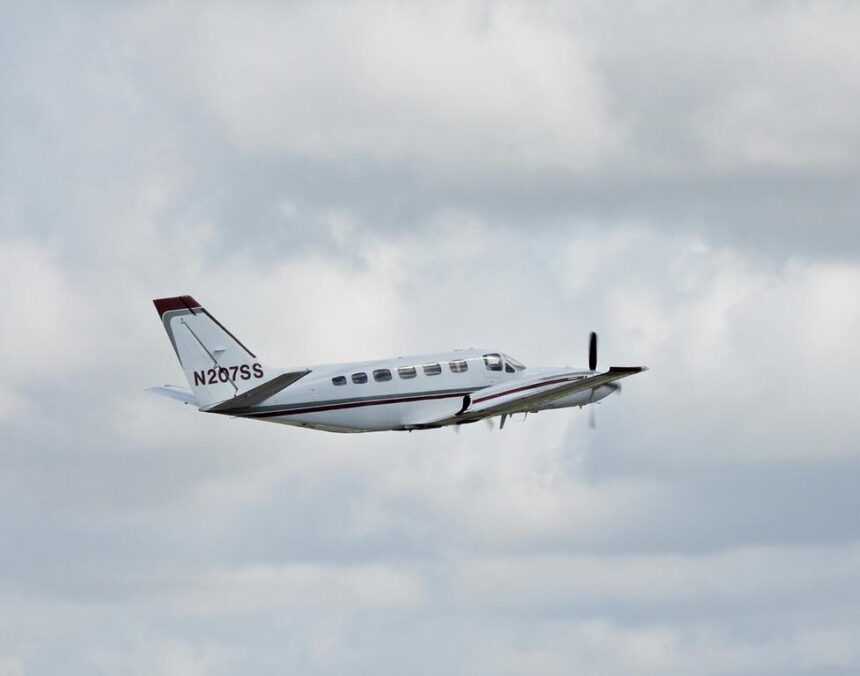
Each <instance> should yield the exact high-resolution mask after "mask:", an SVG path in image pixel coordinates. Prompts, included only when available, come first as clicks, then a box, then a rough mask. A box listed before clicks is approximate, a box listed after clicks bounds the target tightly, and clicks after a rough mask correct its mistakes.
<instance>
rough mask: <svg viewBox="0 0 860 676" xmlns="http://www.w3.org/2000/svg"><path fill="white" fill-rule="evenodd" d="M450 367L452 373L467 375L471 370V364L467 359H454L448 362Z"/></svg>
mask: <svg viewBox="0 0 860 676" xmlns="http://www.w3.org/2000/svg"><path fill="white" fill-rule="evenodd" d="M448 366H449V367H450V368H451V373H465V372H466V371H468V370H469V364H467V363H466V360H465V359H452V360H451V361H449V362H448Z"/></svg>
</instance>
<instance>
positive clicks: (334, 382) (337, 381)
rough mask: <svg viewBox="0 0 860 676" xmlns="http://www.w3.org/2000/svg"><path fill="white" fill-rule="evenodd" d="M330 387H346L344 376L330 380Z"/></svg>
mask: <svg viewBox="0 0 860 676" xmlns="http://www.w3.org/2000/svg"><path fill="white" fill-rule="evenodd" d="M331 384H332V385H346V376H335V377H334V378H332V379H331Z"/></svg>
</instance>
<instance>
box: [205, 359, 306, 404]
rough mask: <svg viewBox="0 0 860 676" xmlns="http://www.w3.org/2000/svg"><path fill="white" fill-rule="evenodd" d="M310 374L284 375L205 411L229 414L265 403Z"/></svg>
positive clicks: (301, 372)
mask: <svg viewBox="0 0 860 676" xmlns="http://www.w3.org/2000/svg"><path fill="white" fill-rule="evenodd" d="M308 373H310V370H309V369H305V370H304V371H291V372H290V373H282V374H281V375H279V376H275V377H274V378H272V379H271V380H267V381H266V382H265V383H263V384H262V385H257V387H254V388H252V389H250V390H248V391H247V392H242V393H241V394H238V395H236V396H235V397H232V398H230V399H227V400H225V401H222V402H220V403H218V404H215V405H214V406H209V407H208V408H205V409H203V410H204V411H206V412H207V413H229V412H231V411H233V410H235V409H241V408H247V407H249V406H255V405H256V404H259V403H260V402H261V401H265V400H266V399H268V398H269V397H273V396H275V395H276V394H277V393H278V392H280V391H281V390H283V389H285V388H287V387H289V386H290V385H292V384H293V383H294V382H296V381H297V380H299V379H300V378H304V377H305V376H306V375H307V374H308Z"/></svg>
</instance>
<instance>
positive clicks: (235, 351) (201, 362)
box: [153, 296, 273, 408]
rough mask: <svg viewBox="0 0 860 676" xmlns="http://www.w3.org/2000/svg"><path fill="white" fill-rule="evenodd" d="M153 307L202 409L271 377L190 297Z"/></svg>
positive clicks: (159, 301)
mask: <svg viewBox="0 0 860 676" xmlns="http://www.w3.org/2000/svg"><path fill="white" fill-rule="evenodd" d="M153 303H154V304H155V309H156V310H157V311H158V315H159V316H160V317H161V321H162V323H163V324H164V328H165V329H166V330H167V335H168V337H169V338H170V342H171V343H172V345H173V349H174V350H175V351H176V356H177V357H178V358H179V363H180V364H181V365H182V369H183V370H184V371H185V377H186V378H187V379H188V384H189V386H190V387H191V389H192V391H193V392H194V395H195V396H196V397H197V400H198V402H199V403H200V407H201V408H206V407H208V406H211V405H212V404H215V403H217V402H220V401H224V400H226V399H230V398H232V397H235V396H237V395H239V394H241V393H242V392H247V391H248V390H250V389H253V388H254V387H257V386H258V385H260V384H262V383H263V382H265V381H266V380H267V379H269V378H271V377H272V375H273V374H272V373H267V372H266V369H265V367H264V366H263V365H262V364H261V363H260V362H259V360H258V359H257V357H256V356H255V355H254V353H253V352H251V351H250V350H249V349H248V348H247V347H245V346H244V345H243V344H242V343H241V342H240V341H239V339H238V338H236V336H234V335H233V334H232V333H230V332H229V331H228V330H227V329H226V328H224V327H223V326H222V325H221V323H220V322H219V321H218V320H217V319H215V317H213V316H212V315H211V314H209V313H208V312H207V311H206V309H205V308H204V307H203V306H201V305H200V303H198V302H197V301H196V300H194V299H193V298H192V297H191V296H175V297H173V298H158V299H156V300H154V301H153Z"/></svg>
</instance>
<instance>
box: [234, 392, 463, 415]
mask: <svg viewBox="0 0 860 676" xmlns="http://www.w3.org/2000/svg"><path fill="white" fill-rule="evenodd" d="M467 394H469V390H465V391H463V392H457V393H453V394H450V393H449V394H427V395H423V396H420V397H398V398H397V399H370V400H366V401H351V402H346V403H341V404H336V403H335V404H324V405H322V406H307V407H305V408H294V409H286V410H283V411H263V412H261V413H254V412H249V413H244V414H242V417H246V418H276V417H282V416H291V415H299V414H302V413H323V412H325V411H337V410H340V409H344V408H361V407H364V406H382V405H384V404H405V403H407V402H413V401H428V400H431V399H449V398H454V397H462V396H465V395H467ZM233 415H235V413H234V414H233Z"/></svg>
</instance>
